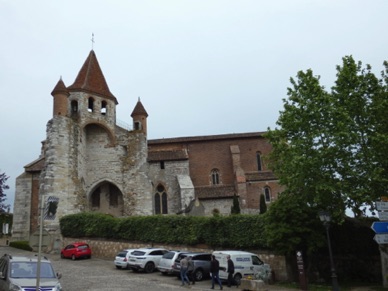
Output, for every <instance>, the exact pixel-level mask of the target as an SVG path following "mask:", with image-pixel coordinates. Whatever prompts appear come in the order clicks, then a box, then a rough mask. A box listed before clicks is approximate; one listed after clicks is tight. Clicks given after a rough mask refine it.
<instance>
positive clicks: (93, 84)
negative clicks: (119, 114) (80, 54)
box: [67, 50, 118, 104]
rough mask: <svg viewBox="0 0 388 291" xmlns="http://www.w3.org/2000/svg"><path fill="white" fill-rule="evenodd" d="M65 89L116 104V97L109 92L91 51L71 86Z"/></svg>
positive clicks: (94, 55)
mask: <svg viewBox="0 0 388 291" xmlns="http://www.w3.org/2000/svg"><path fill="white" fill-rule="evenodd" d="M67 89H68V90H69V91H71V92H74V91H83V92H89V93H93V94H97V95H100V96H102V97H105V98H108V99H111V100H113V101H114V102H115V103H116V104H118V102H117V100H116V97H115V96H113V94H112V93H111V92H110V90H109V87H108V84H107V83H106V81H105V77H104V74H103V73H102V71H101V68H100V65H99V64H98V61H97V57H96V54H95V53H94V51H93V50H91V51H90V53H89V56H88V57H87V59H86V61H85V63H84V64H83V66H82V68H81V70H80V71H79V73H78V76H77V78H76V79H75V81H74V83H73V85H70V86H69V87H67Z"/></svg>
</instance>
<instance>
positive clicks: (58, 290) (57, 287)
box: [54, 283, 62, 291]
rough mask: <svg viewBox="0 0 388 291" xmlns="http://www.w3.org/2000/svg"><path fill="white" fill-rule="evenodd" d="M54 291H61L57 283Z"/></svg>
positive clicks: (59, 284)
mask: <svg viewBox="0 0 388 291" xmlns="http://www.w3.org/2000/svg"><path fill="white" fill-rule="evenodd" d="M54 290H55V291H62V286H61V283H57V284H56V285H55V288H54Z"/></svg>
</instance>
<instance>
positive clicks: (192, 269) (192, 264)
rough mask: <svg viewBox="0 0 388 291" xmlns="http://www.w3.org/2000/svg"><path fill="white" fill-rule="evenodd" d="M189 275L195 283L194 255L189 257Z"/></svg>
mask: <svg viewBox="0 0 388 291" xmlns="http://www.w3.org/2000/svg"><path fill="white" fill-rule="evenodd" d="M187 277H188V278H189V280H190V281H191V284H192V285H194V284H195V273H194V261H193V257H192V256H189V259H188V268H187Z"/></svg>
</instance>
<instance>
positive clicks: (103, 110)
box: [101, 101, 107, 115]
mask: <svg viewBox="0 0 388 291" xmlns="http://www.w3.org/2000/svg"><path fill="white" fill-rule="evenodd" d="M106 106H107V104H106V101H102V102H101V114H102V115H105V114H106V110H107V108H106Z"/></svg>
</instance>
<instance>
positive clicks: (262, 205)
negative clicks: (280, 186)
mask: <svg viewBox="0 0 388 291" xmlns="http://www.w3.org/2000/svg"><path fill="white" fill-rule="evenodd" d="M265 212H267V204H266V203H265V197H264V194H260V214H264V213H265Z"/></svg>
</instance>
